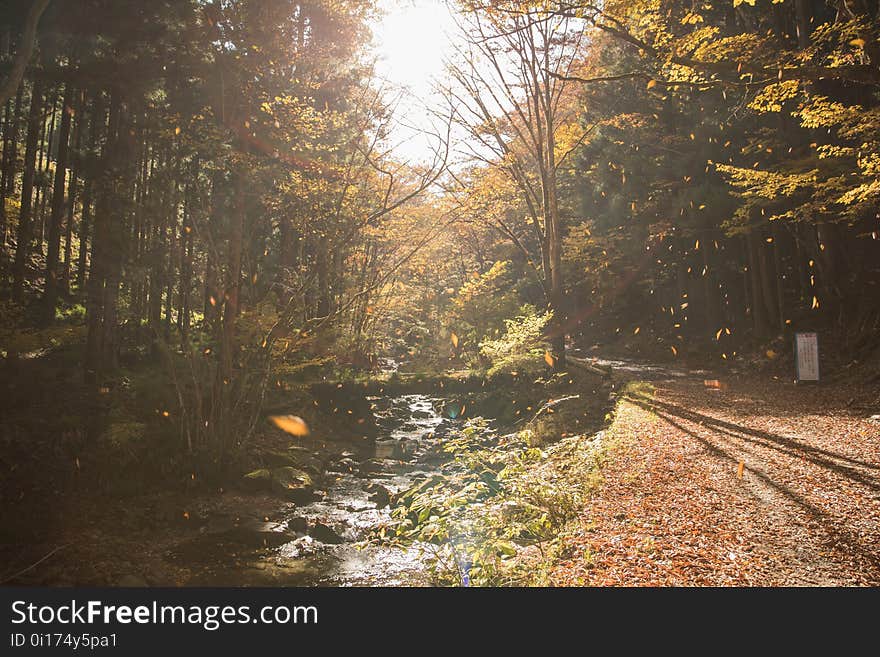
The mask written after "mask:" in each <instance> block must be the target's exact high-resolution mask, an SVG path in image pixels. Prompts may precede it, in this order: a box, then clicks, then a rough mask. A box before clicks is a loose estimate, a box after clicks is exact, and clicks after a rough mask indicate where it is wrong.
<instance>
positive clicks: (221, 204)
mask: <svg viewBox="0 0 880 657" xmlns="http://www.w3.org/2000/svg"><path fill="white" fill-rule="evenodd" d="M413 7H415V9H413ZM425 7H429V8H431V9H430V11H437V12H441V14H442V16H443V17H444V19H443V20H444V27H443V29H445V30H446V31H447V32H448V36H447V37H446V41H444V49H443V52H442V53H431V52H421V53H420V52H410V53H409V55H408V59H410V61H409V66H412V67H414V68H415V69H416V75H420V76H421V77H424V78H425V79H427V77H428V75H429V74H428V73H427V72H425V73H424V74H423V75H422V74H420V73H418V68H419V67H420V66H422V64H421V60H420V58H424V61H426V62H427V61H428V60H430V59H431V58H432V57H433V58H434V59H437V60H438V61H440V60H441V59H442V62H440V64H439V65H438V66H439V67H440V69H442V72H441V74H439V75H437V76H435V79H432V80H430V84H431V91H430V93H429V94H420V93H418V92H414V91H412V90H409V91H407V90H406V89H405V88H402V87H401V85H400V84H396V83H395V79H394V75H393V71H394V70H395V69H394V66H395V65H403V63H402V62H396V61H390V62H385V63H384V64H383V63H382V61H381V57H382V52H383V48H385V47H387V46H388V45H389V43H388V42H389V41H390V40H392V39H394V38H401V35H400V34H398V33H397V32H396V31H395V30H391V31H385V32H379V31H378V30H379V28H377V25H380V24H381V22H382V21H383V20H386V19H387V17H388V16H389V15H391V16H395V15H397V14H399V13H400V12H404V13H405V12H407V11H410V12H413V11H415V12H416V13H415V14H411V15H412V16H417V17H418V16H422V14H419V13H418V11H417V10H419V8H421V10H422V11H427V10H426V9H425ZM878 13H880V5H878V3H877V2H876V0H687V1H683V0H600V1H597V2H591V1H589V0H583V1H579V0H574V1H571V2H569V1H558V0H538V1H531V2H526V1H520V0H448V1H447V2H443V1H441V0H437V1H436V2H433V1H429V0H410V1H407V0H400V1H399V2H396V1H393V0H381V1H380V0H259V1H258V0H154V1H151V2H139V1H136V0H76V1H74V0H7V1H6V2H4V3H3V4H2V6H0V139H2V157H0V312H2V322H0V358H2V361H0V373H2V375H0V385H2V401H0V409H2V412H0V440H2V450H0V471H2V481H0V500H2V505H0V506H2V512H0V517H2V519H3V522H2V525H0V527H2V528H0V554H2V555H3V563H4V566H3V567H2V569H0V580H2V582H3V583H4V584H5V583H10V584H30V585H34V584H39V585H65V584H67V585H69V584H91V585H110V586H152V585H190V584H202V585H205V584H226V585H228V584H232V585H255V584H274V585H300V586H303V585H307V586H311V585H331V586H338V585H349V584H354V585H379V586H388V585H401V584H405V585H410V584H430V585H437V584H443V585H461V584H462V583H464V584H465V585H488V586H499V585H522V584H530V585H542V586H546V585H585V584H589V585H597V584H616V585H620V584H622V585H634V584H637V585H640V584H660V585H694V584H696V585H702V584H710V585H754V584H758V585H772V586H778V585H791V584H796V585H841V584H842V585H865V584H868V585H875V586H876V585H877V584H878V583H880V522H878V519H880V506H878V498H877V495H876V491H877V490H878V489H880V479H878V468H880V17H878ZM411 23H412V25H411V27H412V29H413V30H418V29H421V30H426V31H434V30H439V29H441V28H440V26H431V25H424V24H417V23H418V21H417V20H415V19H412V20H411ZM422 23H424V21H422ZM398 30H399V27H398ZM417 33H418V34H421V33H420V32H417ZM425 33H428V32H425ZM395 35H396V36H395ZM392 60H393V58H392ZM383 66H384V67H385V68H383ZM387 70H391V71H392V74H391V75H388V74H387ZM803 335H810V336H814V337H815V336H818V342H817V343H813V344H818V349H819V352H818V356H817V358H818V360H817V361H816V366H817V367H818V368H819V369H818V371H817V374H816V378H818V377H819V374H818V372H821V379H820V380H819V381H818V382H817V383H816V382H814V383H806V381H805V380H804V377H803V374H804V372H803V371H802V368H803V367H804V366H803V364H801V361H800V360H798V359H799V358H800V356H801V352H799V351H798V350H797V348H796V345H800V344H801V343H800V342H797V341H796V336H803ZM796 360H798V363H799V365H798V367H797V368H796V366H795V361H796ZM719 482H721V483H719ZM683 500H689V501H690V502H689V504H688V505H687V507H686V508H685V507H684V503H683ZM755 500H758V501H757V502H756V501H755ZM755 504H763V505H764V507H761V508H771V509H772V510H773V513H772V514H771V515H772V518H773V520H772V523H775V524H773V525H772V526H765V525H760V522H759V521H757V520H756V519H755V518H756V516H755V514H753V513H752V512H751V511H749V508H751V507H749V505H755ZM762 522H763V521H762ZM767 522H770V521H767ZM758 525H760V527H759V526H758ZM695 537H696V538H695ZM706 545H709V546H710V547H709V548H707V547H706ZM804 553H808V554H809V556H803V554H804ZM719 555H721V556H719ZM726 555H729V558H728V557H727V556H726Z"/></svg>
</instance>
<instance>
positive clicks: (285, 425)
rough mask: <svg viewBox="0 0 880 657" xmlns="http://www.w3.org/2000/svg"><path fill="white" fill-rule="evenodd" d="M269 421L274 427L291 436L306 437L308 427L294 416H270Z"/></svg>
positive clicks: (299, 418)
mask: <svg viewBox="0 0 880 657" xmlns="http://www.w3.org/2000/svg"><path fill="white" fill-rule="evenodd" d="M269 421H270V422H272V423H273V424H274V425H275V426H276V427H278V428H279V429H281V430H282V431H285V432H287V433H289V434H290V435H291V436H308V435H309V427H308V425H307V424H306V423H305V421H304V420H303V419H302V418H301V417H298V416H296V415H270V416H269Z"/></svg>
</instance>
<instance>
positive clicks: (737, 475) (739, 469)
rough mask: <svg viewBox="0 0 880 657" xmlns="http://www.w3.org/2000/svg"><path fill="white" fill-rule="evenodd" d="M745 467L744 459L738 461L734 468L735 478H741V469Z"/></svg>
mask: <svg viewBox="0 0 880 657" xmlns="http://www.w3.org/2000/svg"><path fill="white" fill-rule="evenodd" d="M745 467H746V464H745V461H740V462H739V467H738V468H737V469H736V478H737V479H742V478H743V470H744V469H745Z"/></svg>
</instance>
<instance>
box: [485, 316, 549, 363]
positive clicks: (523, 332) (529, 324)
mask: <svg viewBox="0 0 880 657" xmlns="http://www.w3.org/2000/svg"><path fill="white" fill-rule="evenodd" d="M552 318H553V313H552V312H551V311H547V312H544V313H539V312H538V311H537V309H536V308H535V307H534V306H530V305H525V306H523V307H522V308H521V309H520V314H519V315H518V316H517V317H516V319H507V320H504V323H505V325H506V327H507V332H506V333H505V334H504V335H503V336H502V337H501V338H499V339H497V340H486V341H484V342H482V343H481V344H480V352H481V353H482V354H483V356H485V357H486V358H487V359H488V360H489V361H490V362H491V363H492V366H491V367H490V368H489V376H494V375H496V374H499V373H501V372H514V371H520V372H526V373H530V374H531V373H537V372H540V371H541V370H543V369H544V368H545V365H546V364H545V362H544V355H545V354H546V353H547V351H548V349H549V345H548V343H547V341H546V340H545V339H544V329H545V327H546V326H547V324H548V323H549V322H550V320H551V319H552Z"/></svg>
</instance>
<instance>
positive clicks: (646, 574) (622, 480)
mask: <svg viewBox="0 0 880 657" xmlns="http://www.w3.org/2000/svg"><path fill="white" fill-rule="evenodd" d="M725 383H726V382H722V388H721V389H718V388H712V387H708V386H707V385H706V382H705V381H704V380H703V378H702V377H699V376H698V375H690V376H687V377H673V378H667V379H664V380H662V381H658V382H657V383H656V388H655V390H654V392H653V394H651V393H640V392H629V393H627V394H626V395H625V397H624V398H623V399H622V400H621V402H620V406H619V409H618V413H617V416H616V418H615V421H614V425H613V426H612V428H611V433H612V435H613V440H614V441H615V443H616V445H615V447H614V448H613V449H612V451H611V453H610V456H609V459H608V463H607V464H606V465H605V467H604V469H603V484H602V485H601V486H600V487H599V489H598V490H597V492H596V493H595V495H594V497H593V498H592V499H591V501H590V503H589V505H588V506H587V508H586V509H585V510H584V513H583V515H582V519H581V522H580V525H579V528H578V530H577V531H576V532H575V535H574V537H573V538H572V539H571V542H572V545H571V546H570V547H571V548H572V550H571V551H570V552H569V554H570V555H572V556H571V557H570V558H569V559H568V560H567V561H564V562H563V563H562V564H561V565H560V566H559V567H558V568H557V569H556V571H555V573H554V577H553V580H554V583H556V584H563V585H564V584H568V585H571V584H591V585H622V586H643V585H649V586H650V585H678V586H692V585H693V586H703V585H710V586H711V585H755V586H767V585H772V586H802V585H823V586H836V585H875V586H876V585H878V584H880V423H878V422H877V421H876V418H875V419H871V418H870V415H871V413H872V411H870V410H869V409H870V406H869V405H868V404H870V403H871V400H870V399H869V395H868V393H867V392H866V391H864V390H860V389H858V388H855V387H852V386H844V385H836V384H833V383H823V384H822V385H821V386H813V387H797V386H795V385H793V384H792V383H791V382H790V381H788V382H782V381H774V380H769V381H768V380H758V379H757V378H754V379H753V378H741V379H738V380H734V379H732V380H730V381H729V383H728V385H725ZM741 462H742V463H743V470H742V476H741V478H740V477H739V466H740V463H741Z"/></svg>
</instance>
